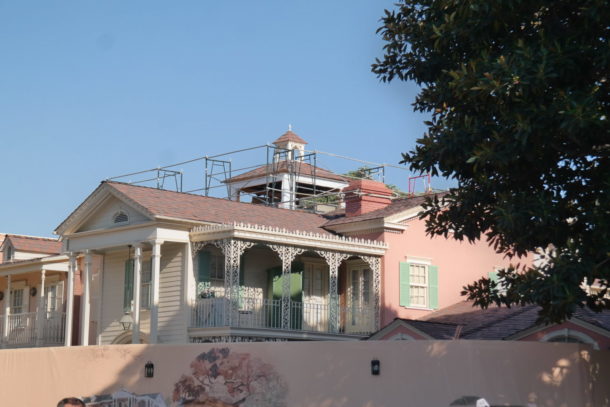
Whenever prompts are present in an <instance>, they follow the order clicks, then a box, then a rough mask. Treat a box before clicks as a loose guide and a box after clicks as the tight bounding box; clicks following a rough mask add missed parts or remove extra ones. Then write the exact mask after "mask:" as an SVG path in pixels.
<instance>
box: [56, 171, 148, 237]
mask: <svg viewBox="0 0 610 407" xmlns="http://www.w3.org/2000/svg"><path fill="white" fill-rule="evenodd" d="M111 197H114V198H116V199H118V200H120V201H122V202H125V204H127V205H128V206H130V207H132V208H133V209H135V210H137V211H139V212H141V213H142V214H144V215H145V216H147V217H149V218H150V219H151V220H154V219H155V215H154V214H153V213H151V212H150V211H148V210H147V209H146V208H144V207H143V206H141V205H140V204H138V203H137V202H135V201H133V200H132V199H130V198H128V197H127V196H125V195H124V194H122V193H121V192H119V191H117V190H116V189H114V188H112V187H111V186H110V185H108V184H107V183H105V182H103V183H102V184H101V185H100V186H98V187H97V188H96V189H95V191H93V192H92V193H91V195H89V196H88V197H87V198H86V199H85V200H84V201H83V202H82V203H81V204H80V205H79V206H78V207H77V208H76V209H75V210H74V211H73V212H72V213H71V214H70V215H68V217H67V218H66V219H65V220H64V221H63V222H62V223H61V224H60V225H59V226H58V227H57V228H56V229H55V231H54V232H53V233H55V234H56V235H65V234H70V233H73V232H74V231H76V230H78V228H79V227H81V226H82V225H83V224H84V223H85V222H86V220H87V219H88V217H89V216H90V215H91V214H92V213H93V212H95V210H96V209H98V208H100V207H101V206H102V205H103V204H104V203H105V202H106V201H107V200H108V199H109V198H111Z"/></svg>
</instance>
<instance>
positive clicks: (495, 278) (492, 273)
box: [487, 271, 500, 284]
mask: <svg viewBox="0 0 610 407" xmlns="http://www.w3.org/2000/svg"><path fill="white" fill-rule="evenodd" d="M487 277H489V279H490V280H491V281H493V282H494V283H496V284H499V283H500V278H499V277H498V272H497V271H490V272H489V273H487Z"/></svg>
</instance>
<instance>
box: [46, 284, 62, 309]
mask: <svg viewBox="0 0 610 407" xmlns="http://www.w3.org/2000/svg"><path fill="white" fill-rule="evenodd" d="M63 295H64V283H63V281H59V282H57V283H54V284H49V285H46V286H45V287H44V297H45V299H46V301H47V312H56V311H61V310H62V306H63Z"/></svg>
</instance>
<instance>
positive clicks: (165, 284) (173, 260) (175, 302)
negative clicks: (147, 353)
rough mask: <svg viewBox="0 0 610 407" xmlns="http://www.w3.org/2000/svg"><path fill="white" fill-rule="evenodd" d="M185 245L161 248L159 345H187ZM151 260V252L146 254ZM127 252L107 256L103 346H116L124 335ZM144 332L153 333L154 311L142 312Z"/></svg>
mask: <svg viewBox="0 0 610 407" xmlns="http://www.w3.org/2000/svg"><path fill="white" fill-rule="evenodd" d="M184 247H185V245H184V244H178V243H165V244H163V245H162V246H161V272H160V281H159V324H158V342H159V343H187V332H186V328H187V327H186V323H187V318H188V316H189V314H188V313H189V310H188V309H186V308H185V307H184V305H183V304H184V301H185V296H184V295H185V293H184V280H183V276H184V272H183V270H184V269H185V268H186V267H185V265H184V250H185V249H184ZM142 259H143V261H146V260H149V259H150V251H147V252H145V253H143V257H142ZM126 260H127V253H112V254H107V255H106V258H105V261H104V278H103V291H102V292H103V294H102V296H103V298H102V312H101V322H100V334H101V344H102V345H106V344H110V343H112V341H114V340H115V339H116V337H117V336H119V335H122V334H123V333H124V331H123V328H122V327H121V325H120V324H119V322H118V321H119V319H120V318H121V316H122V315H123V286H124V278H125V261H126ZM140 331H141V332H143V333H144V334H145V335H148V334H149V333H150V311H148V310H141V313H140Z"/></svg>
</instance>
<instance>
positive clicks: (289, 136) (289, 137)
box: [273, 130, 307, 144]
mask: <svg viewBox="0 0 610 407" xmlns="http://www.w3.org/2000/svg"><path fill="white" fill-rule="evenodd" d="M284 141H292V142H293V143H300V144H307V142H306V141H305V140H303V139H302V138H300V137H299V136H297V134H296V133H293V132H292V131H291V130H288V131H287V132H286V133H284V134H282V135H281V136H280V137H279V138H278V139H277V140H275V141H274V142H273V144H278V143H281V142H284Z"/></svg>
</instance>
